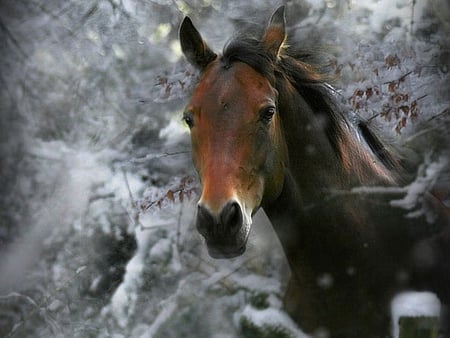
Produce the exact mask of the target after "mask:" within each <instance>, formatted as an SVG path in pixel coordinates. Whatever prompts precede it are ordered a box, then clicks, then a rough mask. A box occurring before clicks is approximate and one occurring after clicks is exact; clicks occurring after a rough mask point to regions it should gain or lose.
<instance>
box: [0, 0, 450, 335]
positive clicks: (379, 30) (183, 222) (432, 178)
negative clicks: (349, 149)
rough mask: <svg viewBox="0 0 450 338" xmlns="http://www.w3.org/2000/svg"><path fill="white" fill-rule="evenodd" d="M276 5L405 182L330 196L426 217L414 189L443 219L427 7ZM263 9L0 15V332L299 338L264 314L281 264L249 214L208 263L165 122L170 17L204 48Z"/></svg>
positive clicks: (134, 4)
mask: <svg viewBox="0 0 450 338" xmlns="http://www.w3.org/2000/svg"><path fill="white" fill-rule="evenodd" d="M283 3H285V4H286V5H287V22H288V25H289V34H290V35H291V36H295V37H296V39H297V40H298V41H301V43H302V44H303V45H304V47H305V49H310V50H314V51H315V52H317V53H319V54H320V57H321V58H322V59H323V61H324V65H325V66H327V67H326V68H327V70H328V71H329V74H330V82H332V83H333V84H334V85H335V86H336V87H337V88H338V89H339V90H338V97H337V99H338V100H340V101H342V102H343V104H344V105H346V107H347V108H348V113H349V114H350V116H353V114H358V115H361V116H362V117H364V118H365V119H367V120H368V121H370V124H371V126H373V127H374V128H376V129H377V130H378V132H379V133H380V134H381V135H383V138H384V139H386V140H388V143H389V144H390V145H391V146H392V148H393V150H395V151H397V152H398V153H399V154H400V155H401V156H403V157H404V158H405V159H408V162H409V163H410V180H409V183H408V184H406V185H405V186H402V187H398V188H393V189H392V190H389V189H386V188H379V187H371V188H368V187H358V188H355V189H354V190H352V191H347V192H330V194H334V193H343V194H354V193H358V194H383V195H386V196H388V197H389V198H390V200H391V205H393V206H395V207H399V208H403V209H405V217H421V216H422V215H426V217H427V218H428V219H430V220H431V219H432V218H433V211H432V209H431V208H430V206H429V204H428V203H427V199H426V195H427V193H429V192H430V191H433V193H434V194H435V195H436V196H438V198H439V199H441V201H442V203H444V204H447V206H448V207H450V198H449V190H450V174H449V173H450V163H449V158H450V157H449V153H450V146H449V145H450V135H449V134H450V133H449V130H450V94H449V93H450V77H449V75H448V74H449V71H450V49H449V46H450V38H449V37H450V27H449V24H448V23H449V22H450V9H449V7H448V4H447V3H446V2H445V0H442V1H440V0H417V1H409V0H396V1H391V0H380V1H350V0H347V1H344V0H342V1H333V0H303V1H287V2H286V1H284V2H283ZM279 5H280V2H279V1H275V0H264V1H261V0H250V1H244V2H243V1H237V0H232V1H220V0H212V1H211V0H184V1H178V0H177V1H164V0H150V1H135V0H82V1H75V0H70V1H56V0H46V1H44V0H32V1H24V2H22V1H14V0H6V1H2V2H1V5H0V36H1V40H2V41H3V42H2V47H1V53H2V58H1V70H0V71H1V72H0V88H1V91H0V95H1V97H0V110H1V111H0V118H1V125H0V128H1V131H0V140H1V143H0V147H1V148H0V149H1V152H2V161H1V163H2V165H1V167H0V170H1V172H0V173H1V174H0V180H1V182H0V185H1V187H2V193H1V195H0V198H1V205H2V208H1V209H0V211H1V221H0V251H1V256H2V259H1V261H0V336H2V337H52V336H54V337H214V338H224V337H303V336H304V335H303V333H302V332H301V330H300V329H299V328H298V327H296V325H295V324H294V323H293V322H292V320H290V318H289V317H288V316H287V315H286V313H284V312H283V310H282V307H281V299H282V295H283V293H284V288H285V284H284V283H285V281H286V276H287V274H288V268H287V266H286V262H285V259H284V257H283V254H282V252H281V248H280V246H279V243H278V242H277V239H276V237H275V235H274V233H273V230H272V229H271V227H270V225H269V224H268V221H267V219H266V217H265V215H264V213H263V212H260V213H258V214H257V215H256V216H255V217H256V219H255V222H254V223H255V226H254V228H253V230H252V234H251V238H250V240H249V248H248V250H247V252H246V253H245V254H244V255H243V256H241V257H239V258H236V259H232V260H227V261H224V260H213V259H211V258H209V256H208V254H207V252H206V250H205V246H204V244H203V243H202V240H201V238H200V235H199V234H197V232H196V230H195V228H194V226H193V224H192V219H193V215H194V210H195V209H194V207H195V203H196V199H197V198H198V194H199V183H198V181H197V178H196V175H195V173H194V170H193V168H192V165H191V162H190V150H189V139H188V132H187V128H186V127H185V126H184V125H183V124H182V122H181V111H182V109H183V105H184V104H185V103H186V102H187V96H188V95H189V91H190V89H191V88H192V86H193V84H194V83H195V80H196V77H197V74H196V72H195V71H194V70H193V69H192V68H191V67H190V66H188V65H187V63H186V62H185V60H184V59H183V58H182V57H181V52H180V47H179V44H178V40H177V34H178V27H179V24H180V22H181V20H182V18H183V17H184V16H185V15H189V16H191V18H192V19H193V21H194V22H195V23H196V26H197V27H198V28H199V30H200V31H201V32H202V34H203V35H204V36H205V37H206V38H207V39H208V41H210V42H211V44H212V46H213V47H214V48H216V49H218V50H220V49H221V48H222V46H223V44H224V43H225V42H226V40H227V39H229V38H230V37H231V36H232V34H234V32H235V31H239V30H248V29H249V28H250V27H253V26H254V25H255V24H265V22H266V20H267V18H268V16H269V15H270V13H272V12H273V10H274V9H275V8H276V7H277V6H279ZM318 282H319V283H320V282H326V281H318ZM422 296H423V295H422ZM399 299H400V300H397V302H396V303H395V309H394V310H395V315H396V316H398V315H399V314H401V313H408V311H409V312H414V311H415V310H414V309H415V308H416V307H415V306H413V309H412V310H411V304H415V303H414V301H416V300H417V299H418V298H417V297H416V298H414V299H413V301H408V300H406V301H405V300H404V298H399ZM427 299H428V300H427V302H430V299H432V297H431V298H430V297H428V298H427ZM432 300H433V299H432ZM431 303H432V304H431V305H430V306H427V307H426V308H427V309H431V310H432V311H434V310H433V309H435V307H436V302H434V303H433V301H431ZM402 311H403V312H402Z"/></svg>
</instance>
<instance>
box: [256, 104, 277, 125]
mask: <svg viewBox="0 0 450 338" xmlns="http://www.w3.org/2000/svg"><path fill="white" fill-rule="evenodd" d="M275 112H276V108H275V107H272V106H270V107H266V108H263V109H262V110H261V112H260V113H259V118H260V120H261V121H262V122H264V123H269V122H270V121H272V117H273V115H274V114H275Z"/></svg>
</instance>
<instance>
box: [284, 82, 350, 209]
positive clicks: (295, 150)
mask: <svg viewBox="0 0 450 338" xmlns="http://www.w3.org/2000/svg"><path fill="white" fill-rule="evenodd" d="M279 107H280V115H281V119H282V125H283V131H284V135H285V140H286V145H287V149H288V156H289V164H288V171H289V172H290V175H292V178H293V180H294V181H295V182H296V185H297V186H298V189H299V190H300V191H301V195H302V196H303V200H304V202H305V203H307V202H308V200H314V199H316V198H320V196H321V195H322V194H323V189H324V188H333V187H335V188H338V187H342V185H343V184H344V183H345V182H344V181H343V178H344V172H343V170H342V166H341V165H340V162H339V158H338V156H337V154H336V152H335V149H334V147H333V145H332V144H331V142H330V140H329V138H328V137H327V134H326V130H325V129H326V124H327V123H328V122H327V121H326V120H325V116H323V114H320V115H319V114H315V112H314V111H313V110H312V109H311V107H310V106H309V105H308V104H307V102H306V101H305V100H304V99H303V98H302V97H301V96H300V95H299V94H298V93H297V92H296V91H295V90H293V89H292V90H287V91H284V93H282V92H281V91H280V98H279Z"/></svg>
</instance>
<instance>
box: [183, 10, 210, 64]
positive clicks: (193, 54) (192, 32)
mask: <svg viewBox="0 0 450 338" xmlns="http://www.w3.org/2000/svg"><path fill="white" fill-rule="evenodd" d="M180 44H181V50H182V51H183V54H184V55H185V56H186V58H187V59H188V61H189V62H190V63H191V64H192V65H194V66H195V67H197V68H199V69H200V70H203V69H204V68H205V67H206V66H207V65H208V64H209V63H210V62H211V61H213V60H214V59H215V58H216V57H217V55H216V54H215V53H214V52H213V51H212V50H211V49H210V48H209V47H208V45H207V44H206V42H205V41H204V40H203V38H202V36H201V35H200V33H199V32H198V30H197V29H196V28H195V27H194V25H193V23H192V21H191V19H189V17H185V18H184V20H183V23H182V24H181V27H180Z"/></svg>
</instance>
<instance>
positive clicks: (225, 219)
mask: <svg viewBox="0 0 450 338" xmlns="http://www.w3.org/2000/svg"><path fill="white" fill-rule="evenodd" d="M242 221H243V216H242V211H241V207H240V206H239V204H238V203H237V202H232V203H228V204H226V205H225V207H224V208H223V209H222V211H221V213H220V222H221V223H222V225H223V227H224V229H225V232H226V233H227V234H228V235H229V236H234V235H235V234H236V233H237V232H238V231H239V229H240V228H241V226H242Z"/></svg>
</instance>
